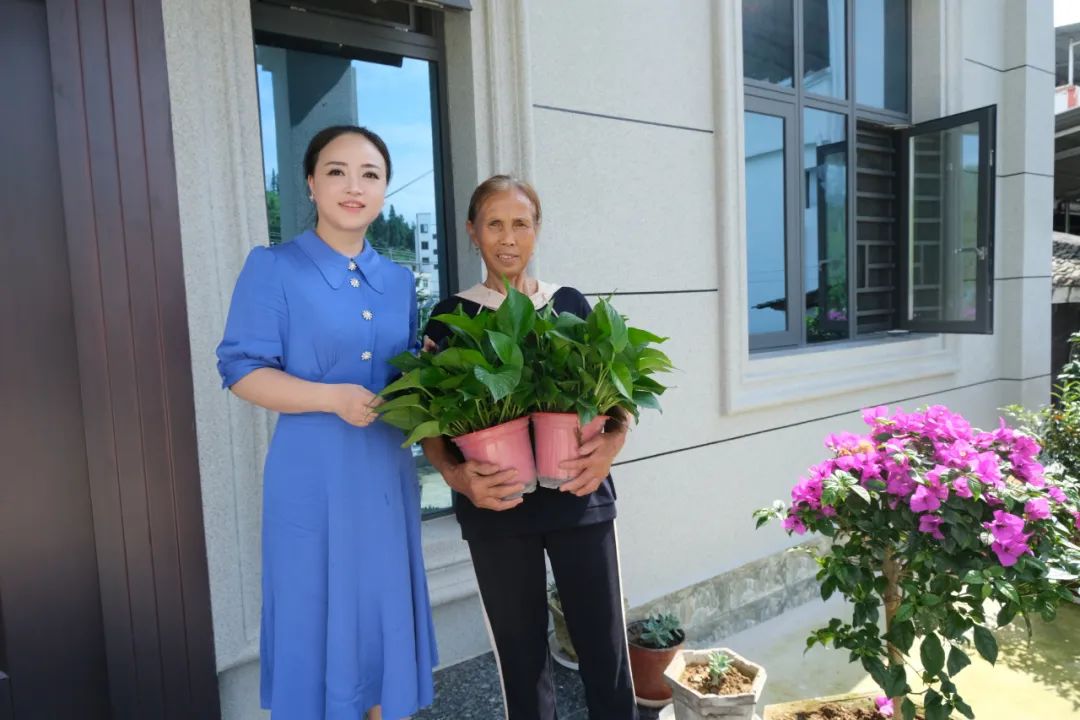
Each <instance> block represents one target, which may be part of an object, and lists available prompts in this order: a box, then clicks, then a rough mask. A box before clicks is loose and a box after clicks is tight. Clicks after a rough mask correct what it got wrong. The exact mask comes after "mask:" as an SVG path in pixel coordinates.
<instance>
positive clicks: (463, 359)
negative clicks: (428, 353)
mask: <svg viewBox="0 0 1080 720" xmlns="http://www.w3.org/2000/svg"><path fill="white" fill-rule="evenodd" d="M431 362H432V364H433V365H435V366H436V367H441V368H452V369H454V370H472V369H473V368H474V367H481V368H484V369H486V370H491V363H489V362H488V361H487V359H486V358H485V357H484V356H483V354H481V353H480V351H479V350H472V349H469V348H459V347H452V348H447V349H446V350H443V351H442V352H441V353H439V354H438V355H436V356H435V357H434V358H432V360H431Z"/></svg>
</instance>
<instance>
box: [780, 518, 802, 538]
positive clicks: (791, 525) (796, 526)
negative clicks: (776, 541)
mask: <svg viewBox="0 0 1080 720" xmlns="http://www.w3.org/2000/svg"><path fill="white" fill-rule="evenodd" d="M781 525H783V527H784V529H785V530H787V531H788V532H789V533H790V532H793V533H795V534H796V535H802V534H804V533H805V532H806V524H805V523H803V521H802V520H800V519H799V516H798V515H794V514H789V515H788V516H787V517H786V518H784V521H783V523H781Z"/></svg>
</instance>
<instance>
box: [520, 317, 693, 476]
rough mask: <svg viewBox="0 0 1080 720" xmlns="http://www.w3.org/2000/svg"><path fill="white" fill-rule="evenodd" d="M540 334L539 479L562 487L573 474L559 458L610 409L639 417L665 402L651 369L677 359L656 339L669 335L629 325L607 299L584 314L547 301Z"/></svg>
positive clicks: (535, 356)
mask: <svg viewBox="0 0 1080 720" xmlns="http://www.w3.org/2000/svg"><path fill="white" fill-rule="evenodd" d="M535 335H536V340H535V346H534V347H532V348H531V350H530V355H531V357H532V361H533V363H534V366H535V367H536V406H535V410H534V412H533V413H532V414H531V417H532V424H533V437H534V443H535V450H536V465H537V473H538V475H539V482H540V485H541V486H542V487H548V488H558V487H559V486H560V485H562V484H563V483H564V482H566V481H567V480H569V479H570V474H569V473H568V472H567V471H566V470H563V469H562V467H561V463H562V462H563V461H565V460H570V459H573V458H576V457H577V456H578V448H579V447H580V446H581V445H582V444H583V443H584V442H587V441H588V440H591V439H592V438H593V437H595V436H596V435H597V434H598V433H600V432H602V431H603V427H604V423H605V422H606V421H607V419H608V417H609V416H610V415H617V416H619V417H628V416H631V415H632V416H633V417H634V418H635V419H637V418H638V417H639V413H640V409H641V408H654V409H657V410H658V409H660V403H659V401H658V400H657V398H658V396H659V395H661V394H662V393H663V392H664V390H666V387H665V386H664V385H662V384H660V383H659V382H657V381H656V380H655V379H654V378H653V375H654V374H655V373H658V372H668V371H670V370H671V367H672V365H671V360H670V359H669V358H668V357H667V355H665V354H664V353H663V352H661V351H660V350H659V349H657V348H655V347H652V346H653V345H656V344H659V343H662V342H664V341H666V340H667V338H661V337H658V336H656V335H654V334H652V333H650V332H648V331H645V330H642V329H640V328H634V327H627V325H626V320H625V318H623V317H622V316H621V315H619V313H618V312H617V311H616V310H615V308H614V307H612V305H611V303H609V302H608V301H607V300H604V299H602V300H600V301H599V302H597V304H596V306H595V307H594V308H593V309H592V311H591V312H590V313H589V316H588V317H587V318H586V319H584V320H582V319H581V318H578V317H577V316H575V315H571V314H569V313H562V314H559V315H556V314H555V313H554V311H553V310H552V309H551V308H550V306H549V307H548V308H545V309H544V311H543V312H542V313H541V316H540V318H539V320H538V322H537V325H536V332H535Z"/></svg>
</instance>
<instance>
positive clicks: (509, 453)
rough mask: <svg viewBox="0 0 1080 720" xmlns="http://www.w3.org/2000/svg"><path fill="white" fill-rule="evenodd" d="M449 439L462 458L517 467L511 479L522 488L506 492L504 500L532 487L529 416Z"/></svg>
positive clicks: (534, 474) (534, 479) (533, 470)
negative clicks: (515, 474) (516, 491)
mask: <svg viewBox="0 0 1080 720" xmlns="http://www.w3.org/2000/svg"><path fill="white" fill-rule="evenodd" d="M452 439H453V441H454V444H455V445H457V446H458V448H459V449H460V450H461V454H462V455H463V456H464V457H465V459H466V460H476V461H477V462H484V463H490V464H492V465H498V466H499V467H501V468H504V469H506V468H513V469H515V470H517V476H516V477H515V478H514V479H515V480H516V481H518V482H521V483H524V484H525V488H524V490H522V492H521V493H515V494H513V495H509V496H507V497H506V498H505V499H506V500H512V499H514V498H517V497H521V495H522V494H523V493H527V492H532V491H533V490H535V489H536V467H535V466H534V464H533V452H532V441H531V439H530V437H529V418H524V417H523V418H518V419H516V420H511V421H510V422H505V423H502V424H499V425H496V426H495V427H489V428H484V429H483V430H477V431H476V432H471V433H468V434H466V435H459V436H458V437H455V438H452Z"/></svg>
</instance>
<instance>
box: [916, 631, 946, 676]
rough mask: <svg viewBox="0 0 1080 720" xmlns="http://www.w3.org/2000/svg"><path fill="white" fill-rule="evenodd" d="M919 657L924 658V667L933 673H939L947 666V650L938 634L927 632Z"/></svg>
mask: <svg viewBox="0 0 1080 720" xmlns="http://www.w3.org/2000/svg"><path fill="white" fill-rule="evenodd" d="M919 657H920V658H922V663H923V669H924V670H926V672H928V673H930V674H931V675H937V674H938V673H940V672H941V669H942V668H943V667H945V650H944V648H942V647H941V640H939V639H938V636H937V635H936V634H934V633H927V635H926V637H924V638H923V641H922V645H921V646H920V647H919Z"/></svg>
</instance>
